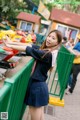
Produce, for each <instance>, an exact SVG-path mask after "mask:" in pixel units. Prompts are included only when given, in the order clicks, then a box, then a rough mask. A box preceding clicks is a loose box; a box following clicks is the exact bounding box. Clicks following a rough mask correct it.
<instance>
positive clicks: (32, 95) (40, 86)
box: [25, 82, 49, 107]
mask: <svg viewBox="0 0 80 120" xmlns="http://www.w3.org/2000/svg"><path fill="white" fill-rule="evenodd" d="M27 93H28V94H27V96H26V98H25V103H26V105H29V106H33V107H41V106H45V105H47V104H48V101H49V93H48V86H47V84H46V83H45V82H32V83H31V85H30V86H29V89H28V90H27Z"/></svg>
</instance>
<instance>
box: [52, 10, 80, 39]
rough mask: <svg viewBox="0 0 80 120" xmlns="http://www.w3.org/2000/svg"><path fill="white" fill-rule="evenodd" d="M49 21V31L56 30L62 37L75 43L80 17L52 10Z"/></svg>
mask: <svg viewBox="0 0 80 120" xmlns="http://www.w3.org/2000/svg"><path fill="white" fill-rule="evenodd" d="M50 20H51V21H52V24H51V28H50V31H51V30H53V29H58V30H60V31H61V32H62V34H63V36H65V37H67V38H68V39H73V40H74V41H76V37H77V35H78V34H79V29H80V15H78V14H75V13H71V12H68V11H63V10H61V9H54V8H53V9H52V11H51V15H50Z"/></svg>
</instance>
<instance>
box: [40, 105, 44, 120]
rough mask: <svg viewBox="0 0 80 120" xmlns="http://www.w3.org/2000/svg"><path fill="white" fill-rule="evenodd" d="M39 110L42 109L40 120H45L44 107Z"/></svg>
mask: <svg viewBox="0 0 80 120" xmlns="http://www.w3.org/2000/svg"><path fill="white" fill-rule="evenodd" d="M41 109H42V113H41V119H40V120H45V118H44V107H42V108H41Z"/></svg>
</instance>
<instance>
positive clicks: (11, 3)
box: [0, 0, 27, 19]
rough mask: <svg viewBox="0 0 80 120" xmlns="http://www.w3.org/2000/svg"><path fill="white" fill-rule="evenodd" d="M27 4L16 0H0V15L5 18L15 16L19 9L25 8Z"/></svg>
mask: <svg viewBox="0 0 80 120" xmlns="http://www.w3.org/2000/svg"><path fill="white" fill-rule="evenodd" d="M26 8H27V5H26V4H25V2H19V1H18V0H7V1H6V0H0V11H1V16H4V18H5V19H8V18H15V17H16V15H17V14H18V13H19V12H20V11H24V10H26Z"/></svg>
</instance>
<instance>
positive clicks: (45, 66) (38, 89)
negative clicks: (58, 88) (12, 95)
mask: <svg viewBox="0 0 80 120" xmlns="http://www.w3.org/2000/svg"><path fill="white" fill-rule="evenodd" d="M46 52H47V51H46V50H40V49H39V47H38V46H36V45H32V47H29V46H27V47H26V55H27V56H32V57H33V58H34V59H35V60H36V61H37V62H36V66H35V70H34V72H33V74H32V75H31V77H30V80H29V84H28V89H27V92H26V96H25V103H26V105H29V106H34V107H40V106H45V105H47V104H48V101H49V93H48V86H47V84H46V80H47V77H48V76H47V72H48V70H49V69H50V68H51V66H52V64H54V63H55V59H56V56H57V52H56V54H53V55H52V53H48V54H46V55H45V53H46ZM43 56H44V57H43ZM53 56H54V60H53ZM52 62H53V63H52Z"/></svg>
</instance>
